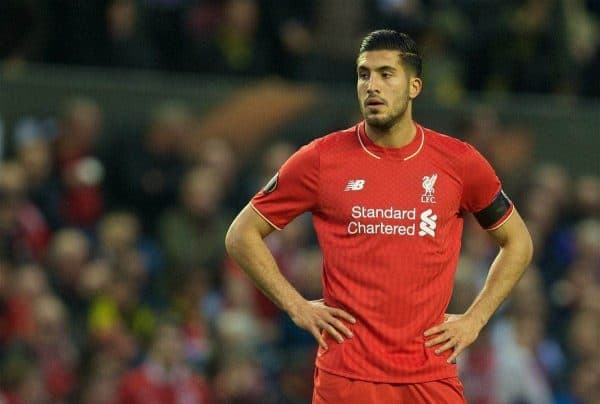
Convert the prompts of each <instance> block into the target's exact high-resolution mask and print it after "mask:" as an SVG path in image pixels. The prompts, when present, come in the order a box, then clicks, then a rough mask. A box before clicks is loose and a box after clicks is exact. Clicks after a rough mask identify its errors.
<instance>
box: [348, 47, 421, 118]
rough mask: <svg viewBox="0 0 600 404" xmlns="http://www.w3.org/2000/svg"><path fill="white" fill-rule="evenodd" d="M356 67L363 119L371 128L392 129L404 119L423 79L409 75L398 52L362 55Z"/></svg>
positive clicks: (368, 52)
mask: <svg viewBox="0 0 600 404" xmlns="http://www.w3.org/2000/svg"><path fill="white" fill-rule="evenodd" d="M356 64H357V66H356V72H357V82H356V90H357V93H358V102H359V105H360V109H361V112H362V114H363V117H364V119H365V120H366V121H367V123H368V124H369V125H370V126H373V127H376V128H381V129H389V128H390V127H392V126H393V125H394V124H395V123H396V122H398V121H399V120H400V119H401V118H402V117H403V116H404V114H405V112H406V109H407V108H408V104H409V101H410V100H411V99H412V98H414V97H415V96H416V94H418V91H419V90H420V80H419V79H417V78H415V77H413V76H411V75H409V74H407V72H406V70H405V69H404V67H403V66H402V64H401V61H400V54H399V52H398V51H394V50H376V51H367V52H363V53H361V54H360V55H359V56H358V59H357V61H356ZM415 80H417V81H418V83H417V87H418V88H417V87H415Z"/></svg>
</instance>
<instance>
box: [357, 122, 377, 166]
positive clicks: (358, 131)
mask: <svg viewBox="0 0 600 404" xmlns="http://www.w3.org/2000/svg"><path fill="white" fill-rule="evenodd" d="M356 136H358V141H359V142H360V145H361V146H362V148H363V150H364V151H366V152H367V154H369V155H370V156H371V157H375V158H376V159H377V160H381V157H379V156H378V155H376V154H375V153H373V152H371V151H370V150H369V149H367V146H365V144H364V143H363V141H362V139H361V138H360V129H359V130H357V131H356Z"/></svg>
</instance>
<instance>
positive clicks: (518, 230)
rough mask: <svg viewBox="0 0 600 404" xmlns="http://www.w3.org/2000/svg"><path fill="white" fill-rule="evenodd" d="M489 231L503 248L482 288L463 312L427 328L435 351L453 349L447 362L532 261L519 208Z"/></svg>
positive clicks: (469, 341) (465, 344) (476, 332)
mask: <svg viewBox="0 0 600 404" xmlns="http://www.w3.org/2000/svg"><path fill="white" fill-rule="evenodd" d="M489 234H490V235H491V236H492V237H493V238H494V239H495V240H496V242H497V243H498V245H499V246H500V251H499V252H498V255H497V256H496V258H495V259H494V262H493V263H492V265H491V267H490V271H489V273H488V276H487V279H486V281H485V285H484V287H483V289H482V290H481V291H480V292H479V294H478V295H477V297H476V298H475V300H474V301H473V303H472V304H471V306H470V307H469V308H468V309H467V311H466V312H465V313H464V314H461V315H452V314H451V315H447V316H446V319H445V321H444V322H443V323H442V324H439V325H437V326H435V327H432V328H430V329H428V330H427V331H425V336H426V337H431V336H434V337H433V338H431V339H429V340H428V341H427V342H426V343H425V345H426V346H428V347H431V346H436V345H439V347H437V348H436V350H435V352H436V354H438V355H439V354H441V353H443V352H445V351H447V350H449V349H453V352H452V355H450V357H449V358H448V362H449V363H450V362H454V361H455V360H456V357H458V355H459V354H460V353H461V352H462V351H463V350H464V349H465V348H466V347H468V346H469V345H471V344H472V343H473V341H475V339H477V336H478V335H479V332H480V331H481V329H482V328H483V327H484V326H485V325H486V324H487V322H488V321H489V320H490V318H491V317H492V315H493V314H494V312H495V311H496V310H497V309H498V307H499V306H500V304H501V303H502V302H503V301H504V300H505V299H506V297H507V296H508V295H509V293H510V292H511V290H512V289H513V288H514V286H515V285H516V284H517V282H518V281H519V279H521V276H522V275H523V273H524V272H525V269H526V268H527V266H528V265H529V263H530V262H531V257H532V255H533V244H532V241H531V236H530V235H529V231H528V230H527V227H526V226H525V223H524V222H523V219H522V218H521V216H520V215H519V213H518V212H517V211H516V209H515V210H514V211H513V212H512V214H511V216H510V217H509V218H508V219H507V220H506V221H505V222H504V223H503V224H502V225H501V226H500V227H498V228H496V229H494V230H490V231H489Z"/></svg>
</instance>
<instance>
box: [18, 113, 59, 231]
mask: <svg viewBox="0 0 600 404" xmlns="http://www.w3.org/2000/svg"><path fill="white" fill-rule="evenodd" d="M24 126H30V130H29V131H30V132H33V133H31V134H30V135H29V136H22V135H23V132H25V130H24V129H25V128H24ZM38 126H39V125H38V124H36V123H33V122H30V123H25V122H23V123H22V125H21V127H20V129H21V130H20V131H19V130H17V131H15V137H16V138H17V139H19V140H18V141H17V146H16V149H17V150H16V151H17V157H18V160H19V163H21V165H22V166H23V169H24V170H25V175H26V177H27V187H28V196H29V198H30V199H31V201H32V202H33V203H34V204H35V205H36V206H37V207H38V208H39V209H40V211H41V212H42V214H43V215H44V218H45V219H46V220H47V221H48V224H49V226H50V227H51V228H52V229H53V230H54V229H56V228H58V227H59V226H60V225H62V224H63V218H62V212H61V196H62V194H61V187H60V182H59V181H58V180H57V178H56V173H55V172H54V167H53V164H54V161H53V159H54V158H53V155H52V147H51V141H50V139H48V137H47V136H46V135H45V134H43V132H41V128H39V127H38Z"/></svg>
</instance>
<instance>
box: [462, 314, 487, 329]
mask: <svg viewBox="0 0 600 404" xmlns="http://www.w3.org/2000/svg"><path fill="white" fill-rule="evenodd" d="M465 317H467V318H468V319H469V320H470V321H471V322H472V323H473V325H475V327H477V329H478V330H481V329H482V328H483V327H485V325H486V324H487V322H488V320H489V319H488V318H486V317H485V316H484V315H483V314H480V313H477V312H473V311H467V312H466V313H465Z"/></svg>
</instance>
